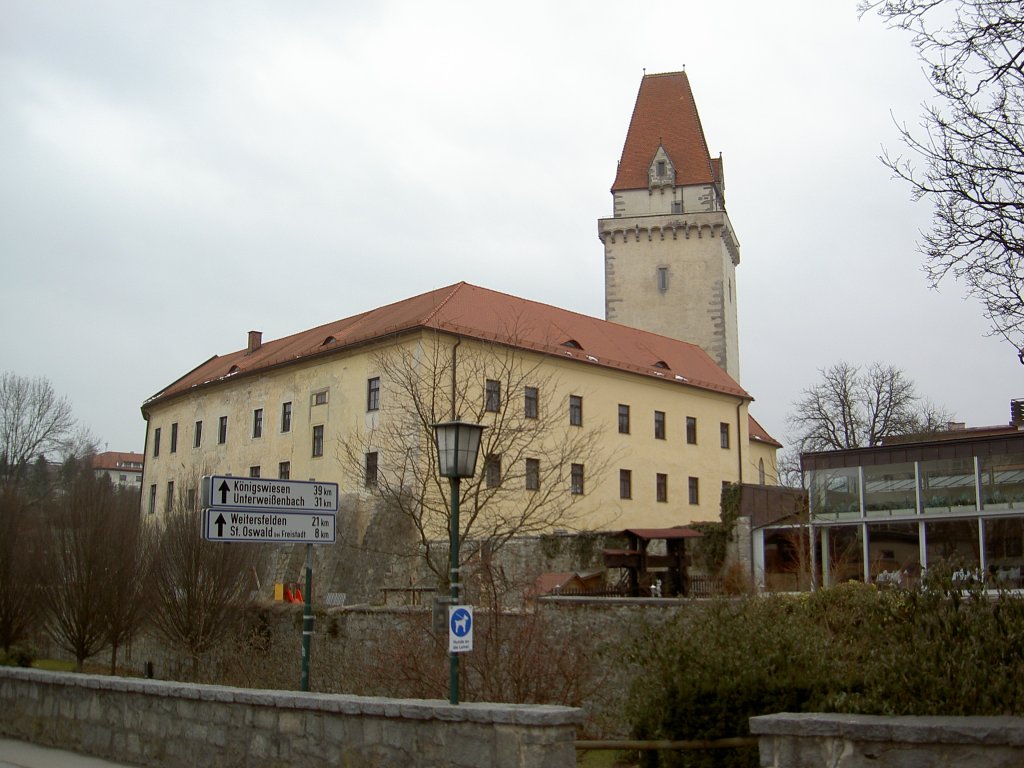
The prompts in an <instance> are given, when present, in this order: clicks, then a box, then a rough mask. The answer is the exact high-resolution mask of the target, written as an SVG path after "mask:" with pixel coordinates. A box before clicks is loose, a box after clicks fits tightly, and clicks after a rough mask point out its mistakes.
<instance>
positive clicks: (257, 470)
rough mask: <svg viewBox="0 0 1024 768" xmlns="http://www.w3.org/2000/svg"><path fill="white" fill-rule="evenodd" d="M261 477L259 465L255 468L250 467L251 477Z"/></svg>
mask: <svg viewBox="0 0 1024 768" xmlns="http://www.w3.org/2000/svg"><path fill="white" fill-rule="evenodd" d="M259 476H260V465H259V464H257V465H255V466H253V467H249V477H259Z"/></svg>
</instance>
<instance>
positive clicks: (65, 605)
mask: <svg viewBox="0 0 1024 768" xmlns="http://www.w3.org/2000/svg"><path fill="white" fill-rule="evenodd" d="M112 501H113V489H112V487H111V484H110V481H109V480H108V479H107V478H97V477H96V476H95V474H94V473H93V472H92V470H91V469H90V468H89V467H88V466H84V467H80V468H78V469H77V471H76V474H75V476H74V477H73V478H72V479H71V481H70V483H69V485H68V487H67V489H66V492H65V493H62V494H60V495H59V496H58V497H57V498H56V500H55V501H54V502H53V504H52V505H50V506H51V507H52V509H51V511H50V513H49V514H48V515H47V522H48V524H49V534H48V535H47V537H46V549H45V553H44V557H43V561H44V563H45V570H44V578H45V581H44V590H43V592H44V594H45V596H46V603H45V604H46V628H47V632H48V634H49V635H50V637H51V638H52V639H53V641H54V642H56V643H57V644H58V645H59V646H60V647H61V648H63V649H64V650H66V651H68V652H69V653H71V654H72V655H73V656H74V657H75V661H76V663H77V667H78V669H79V671H81V669H82V664H83V663H84V662H85V660H86V659H88V658H89V657H91V656H94V655H95V654H96V653H98V652H99V651H100V650H101V649H102V648H103V647H105V646H106V643H107V633H106V626H105V621H104V618H105V612H106V610H105V609H106V601H107V600H108V599H109V594H108V591H107V590H108V588H109V586H110V582H111V571H112V566H113V563H114V552H113V548H112V547H111V545H110V542H111V535H112V533H113V531H112V525H111V518H110V507H111V504H112Z"/></svg>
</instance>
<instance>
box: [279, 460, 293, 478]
mask: <svg viewBox="0 0 1024 768" xmlns="http://www.w3.org/2000/svg"><path fill="white" fill-rule="evenodd" d="M277 476H278V477H279V478H280V479H282V480H291V479H292V463H291V462H290V461H282V462H280V463H278V465H277Z"/></svg>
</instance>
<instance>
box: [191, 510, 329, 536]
mask: <svg viewBox="0 0 1024 768" xmlns="http://www.w3.org/2000/svg"><path fill="white" fill-rule="evenodd" d="M335 518H336V516H335V515H334V514H332V513H326V514H322V513H313V512H270V511H267V510H263V509H204V510H203V538H204V539H207V540H208V541H252V542H267V541H269V542H274V543H276V544H333V543H334V542H335V540H336V535H337V534H336V531H335V526H334V521H335Z"/></svg>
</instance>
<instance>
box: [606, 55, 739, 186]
mask: <svg viewBox="0 0 1024 768" xmlns="http://www.w3.org/2000/svg"><path fill="white" fill-rule="evenodd" d="M659 145H663V146H664V147H665V151H666V152H667V153H668V156H669V159H670V160H671V161H672V164H673V165H674V166H675V170H676V184H679V185H690V184H711V183H714V182H721V160H720V159H716V160H714V161H713V160H712V158H711V153H710V152H708V144H707V141H706V140H705V139H704V129H703V128H702V127H701V125H700V116H699V115H698V114H697V104H696V102H694V100H693V92H692V91H690V81H689V79H688V78H687V77H686V73H685V72H666V73H664V74H657V75H644V78H643V80H641V81H640V91H639V93H637V96H636V105H635V106H634V107H633V117H632V119H631V120H630V121H629V131H628V132H627V133H626V143H625V145H624V146H623V147H622V157H621V159H620V160H619V170H618V173H617V174H616V176H615V183H614V184H612V192H618V191H620V190H625V189H647V184H648V175H647V174H648V170H649V169H650V166H651V161H652V160H653V159H654V154H655V153H656V152H657V151H658V146H659Z"/></svg>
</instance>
